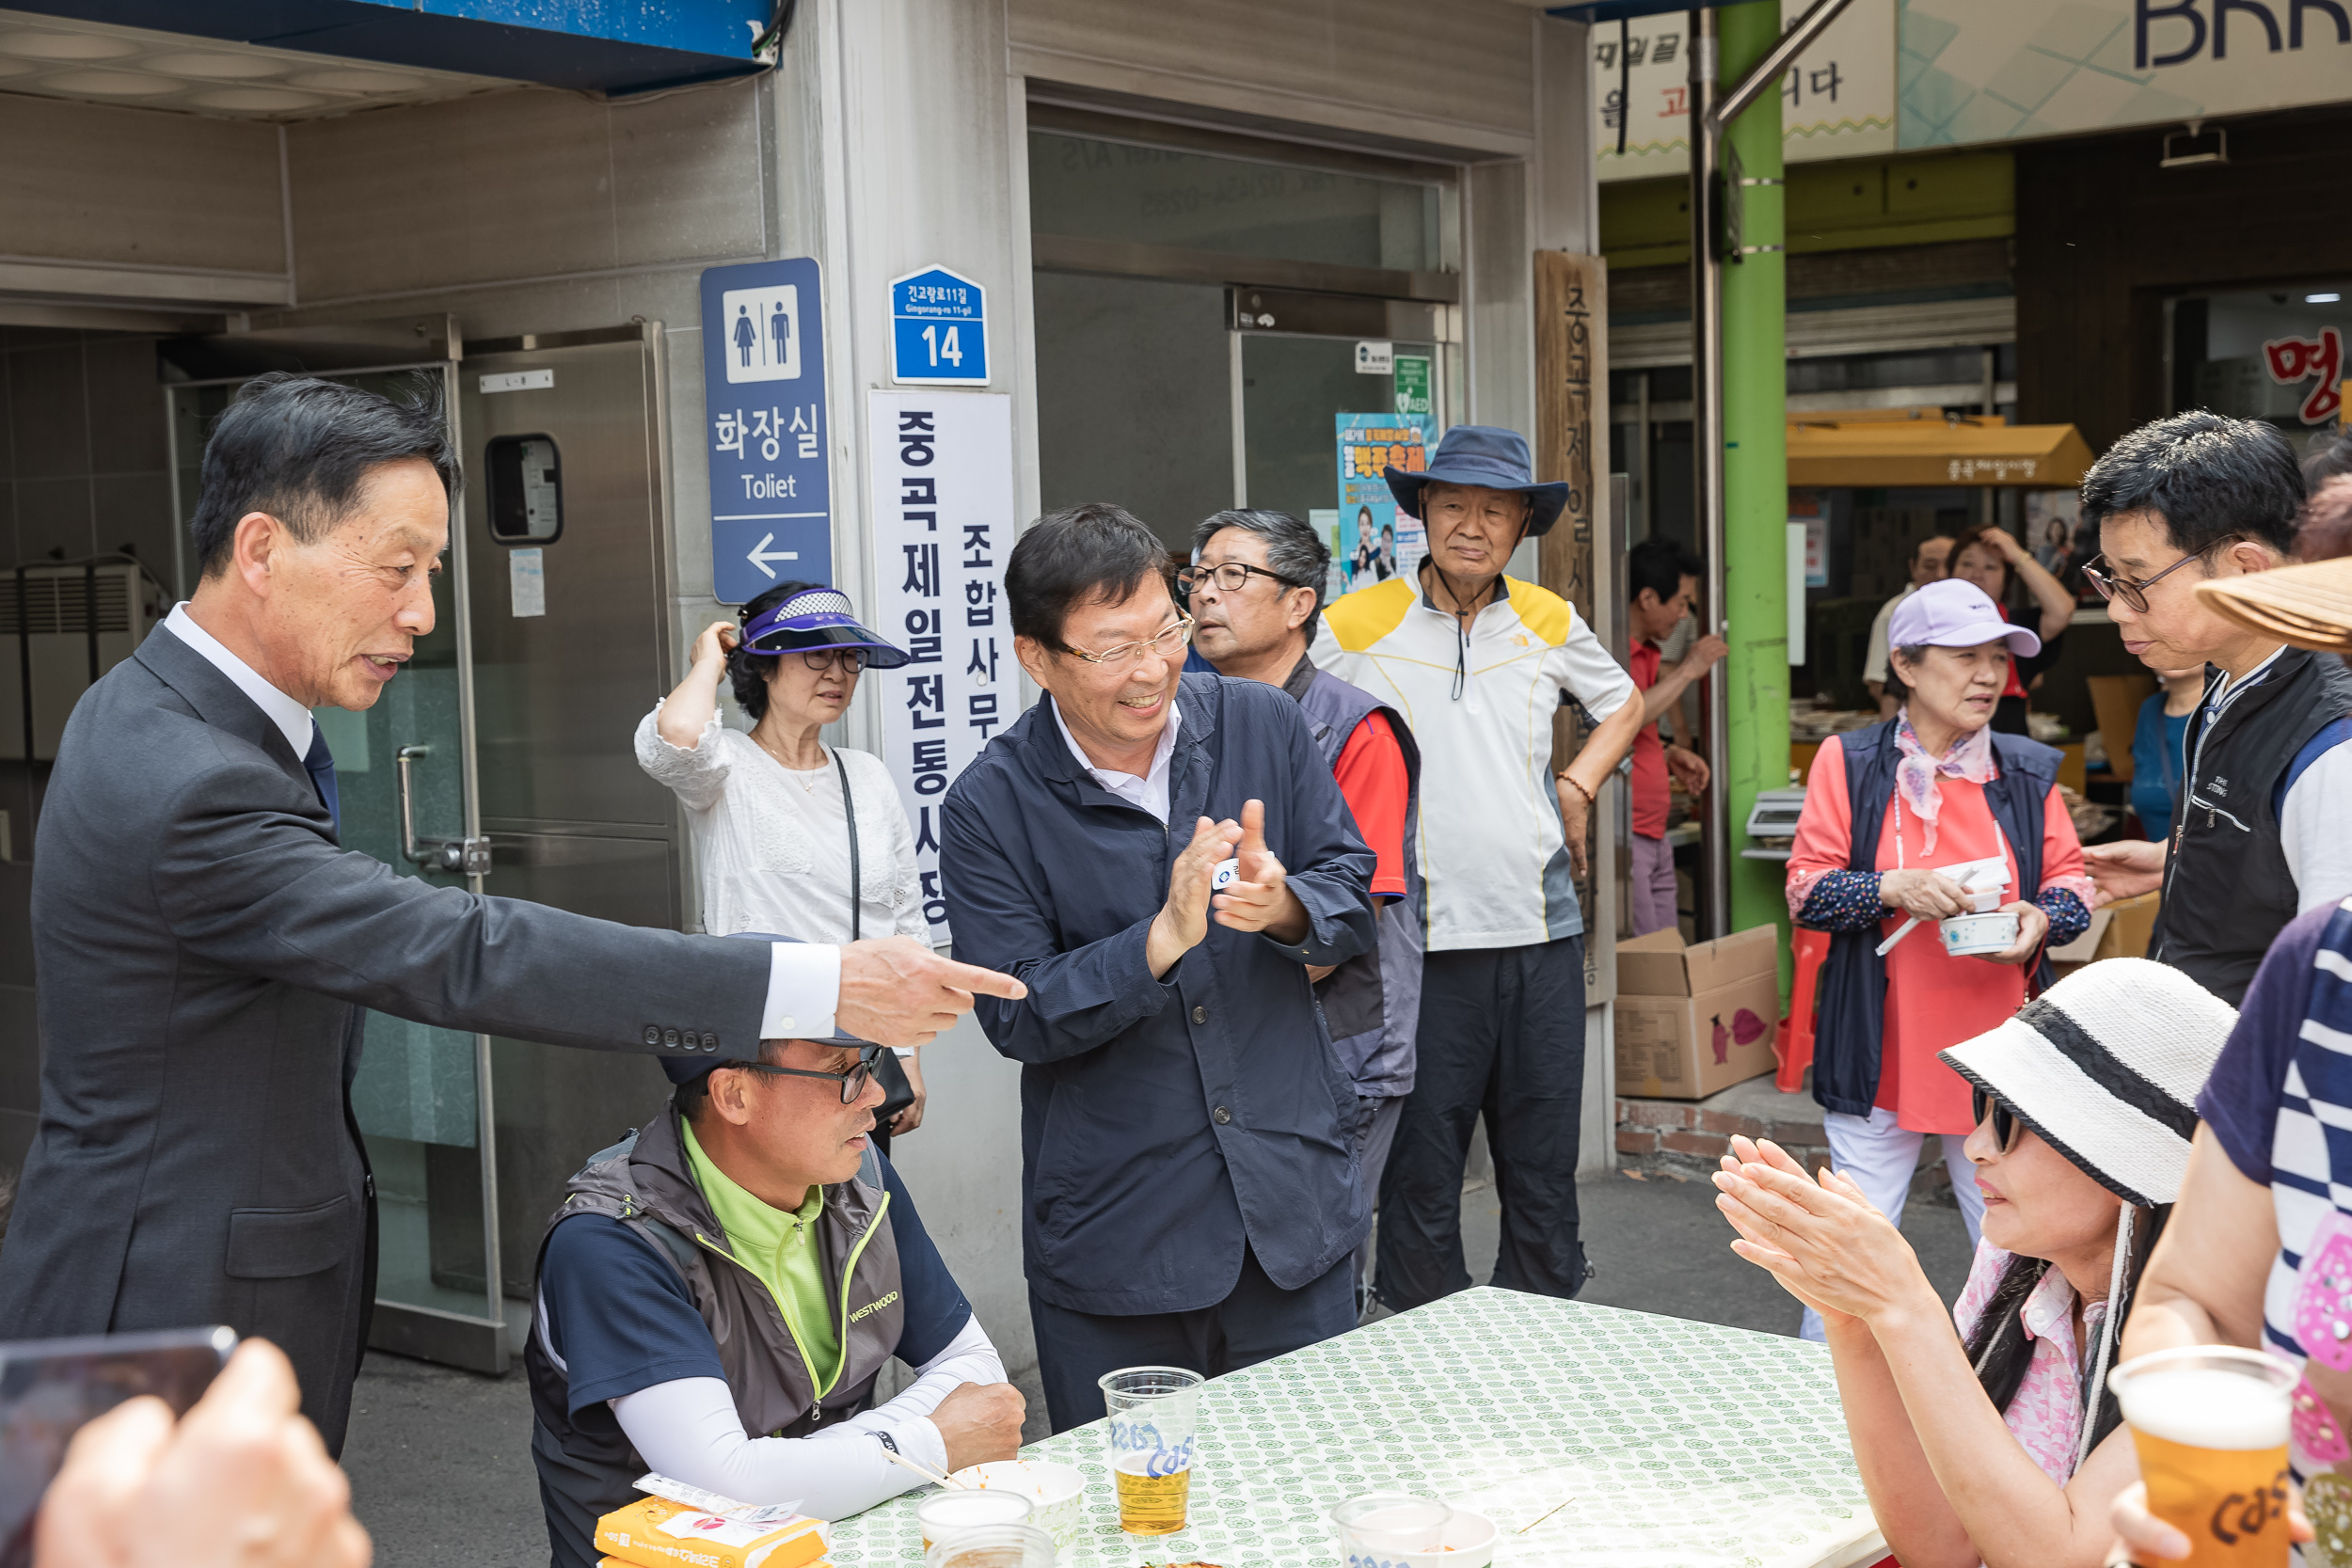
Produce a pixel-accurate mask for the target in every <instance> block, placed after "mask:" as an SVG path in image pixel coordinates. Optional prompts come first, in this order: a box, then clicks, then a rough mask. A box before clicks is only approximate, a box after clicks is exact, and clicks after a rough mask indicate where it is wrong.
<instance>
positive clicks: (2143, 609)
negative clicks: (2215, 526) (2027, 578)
mask: <svg viewBox="0 0 2352 1568" xmlns="http://www.w3.org/2000/svg"><path fill="white" fill-rule="evenodd" d="M2232 542H2233V541H2232V540H2229V539H2222V540H2218V541H2217V542H2215V544H2214V545H2212V546H2210V548H2212V549H2219V548H2220V547H2221V546H2223V545H2227V544H2230V543H2232ZM2206 553H2207V552H2206V551H2203V550H2200V551H2198V552H2197V553H2196V554H2194V555H2185V556H2183V557H2181V559H2180V560H2178V561H2176V562H2173V563H2172V564H2171V565H2169V566H2167V567H2166V568H2165V569H2164V570H2163V571H2161V572H2158V573H2157V574H2156V575H2155V576H2154V577H2152V578H2146V579H2145V580H2140V579H2137V578H2127V577H2123V576H2121V575H2119V574H2118V573H2117V572H2116V570H2115V569H2114V567H2113V566H2111V565H2106V564H2103V563H2104V562H2106V559H2107V558H2106V556H2105V555H2104V554H2103V555H2101V556H2100V557H2099V558H2098V560H2097V561H2094V562H2091V563H2090V565H2088V566H2085V567H2084V568H2083V580H2084V581H2085V582H2088V583H2089V584H2090V586H2091V587H2093V588H2095V589H2097V590H2098V591H2099V597H2101V598H2103V599H2121V600H2122V601H2123V603H2124V605H2125V607H2126V608H2128V609H2129V610H2132V611H2133V612H2134V613H2135V614H2138V615H2145V614H2147V613H2148V590H2150V589H2151V588H2153V587H2154V586H2155V585H2156V584H2158V583H2160V582H2162V581H2163V580H2164V579H2165V578H2169V577H2170V576H2171V575H2172V574H2173V573H2175V572H2177V571H2179V570H2180V569H2181V568H2182V567H2184V566H2185V565H2187V564H2188V563H2189V562H2192V561H2200V560H2202V559H2203V558H2204V556H2205V554H2206Z"/></svg>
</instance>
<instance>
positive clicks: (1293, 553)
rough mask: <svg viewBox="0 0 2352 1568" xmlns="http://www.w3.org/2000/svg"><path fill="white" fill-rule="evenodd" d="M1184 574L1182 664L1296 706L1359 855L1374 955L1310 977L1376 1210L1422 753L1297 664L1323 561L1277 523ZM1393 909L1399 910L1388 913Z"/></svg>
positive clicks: (1396, 1103)
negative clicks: (1188, 630)
mask: <svg viewBox="0 0 2352 1568" xmlns="http://www.w3.org/2000/svg"><path fill="white" fill-rule="evenodd" d="M1193 562H1194V564H1192V565H1190V566H1187V567H1185V568H1184V570H1183V571H1181V572H1179V573H1177V574H1176V584H1177V587H1178V589H1179V590H1180V591H1181V592H1182V593H1183V594H1184V595H1186V597H1187V599H1188V600H1189V608H1190V610H1191V612H1192V616H1193V620H1194V621H1195V622H1196V623H1197V625H1196V626H1195V627H1194V631H1193V653H1194V657H1196V658H1198V659H1200V661H1201V662H1203V663H1205V664H1206V665H1207V666H1208V667H1209V668H1210V669H1212V670H1214V671H1216V673H1218V674H1219V675H1222V676H1224V677H1226V678H1227V679H1229V680H1254V681H1263V682H1264V683H1265V684H1267V685H1268V686H1279V687H1280V688H1281V689H1283V690H1285V691H1287V692H1289V693H1290V694H1291V696H1292V697H1294V698H1295V699H1296V700H1297V702H1298V705H1299V706H1300V708H1301V709H1303V710H1304V711H1305V713H1306V716H1307V723H1308V727H1309V729H1311V731H1312V732H1313V734H1314V737H1315V744H1316V745H1317V747H1319V748H1320V749H1321V751H1322V752H1323V760H1324V761H1325V763H1327V765H1328V766H1329V767H1330V768H1331V773H1332V776H1333V778H1334V779H1335V780H1336V781H1337V782H1338V784H1339V786H1340V793H1341V795H1343V797H1345V798H1346V800H1347V805H1348V809H1349V810H1350V811H1351V812H1353V813H1354V814H1355V816H1356V831H1357V832H1359V833H1361V834H1362V835H1363V838H1364V842H1365V844H1367V845H1368V846H1370V847H1371V848H1372V852H1373V856H1374V858H1375V868H1374V870H1373V875H1372V899H1373V911H1374V912H1375V914H1376V915H1377V916H1379V917H1380V944H1379V946H1378V947H1376V948H1375V949H1374V950H1373V951H1372V952H1370V953H1366V954H1363V955H1361V956H1360V957H1359V958H1351V959H1349V960H1348V961H1347V962H1346V963H1343V964H1341V965H1340V966H1339V967H1338V968H1336V969H1328V970H1318V969H1310V970H1309V971H1308V972H1307V973H1308V974H1310V975H1311V976H1313V978H1314V981H1315V996H1316V999H1317V1000H1318V1001H1319V1002H1320V1003H1321V1004H1322V1006H1323V1016H1324V1020H1325V1022H1326V1023H1327V1025H1328V1027H1329V1028H1330V1031H1331V1043H1332V1048H1333V1051H1334V1052H1335V1053H1336V1054H1337V1055H1338V1057H1339V1061H1340V1065H1341V1066H1342V1067H1343V1069H1346V1071H1347V1074H1348V1076H1349V1078H1350V1079H1351V1080H1352V1081H1353V1082H1354V1085H1355V1088H1356V1096H1357V1107H1358V1111H1359V1117H1358V1121H1357V1128H1356V1148H1357V1153H1358V1155H1359V1161H1360V1164H1361V1165H1362V1168H1363V1177H1364V1187H1365V1191H1366V1193H1367V1194H1368V1195H1369V1196H1372V1197H1373V1198H1375V1201H1376V1200H1377V1198H1378V1196H1379V1191H1380V1177H1381V1173H1382V1171H1383V1170H1384V1169H1385V1168H1386V1167H1387V1164H1388V1161H1389V1148H1390V1145H1391V1143H1392V1142H1393V1141H1394V1140H1395V1137H1396V1124H1397V1117H1398V1115H1399V1113H1400V1112H1401V1111H1402V1110H1403V1108H1404V1104H1405V1099H1404V1097H1405V1096H1406V1095H1407V1094H1409V1093H1410V1092H1412V1087H1413V1063H1414V1051H1413V1039H1414V1031H1415V1029H1416V1027H1417V1025H1418V1022H1419V1020H1420V1015H1421V960H1422V918H1421V868H1420V864H1419V861H1418V858H1417V855H1416V848H1417V846H1416V845H1415V843H1414V832H1415V828H1416V825H1417V821H1418V799H1417V790H1418V785H1419V781H1420V776H1421V752H1420V750H1419V748H1418V747H1416V746H1415V745H1414V743H1413V734H1412V731H1411V730H1410V729H1409V728H1408V727H1407V726H1406V722H1405V719H1404V716H1403V715H1402V714H1399V713H1398V712H1397V711H1396V710H1395V709H1394V708H1392V707H1390V706H1388V705H1385V704H1383V703H1381V702H1380V701H1379V700H1378V699H1377V698H1375V697H1374V696H1373V695H1372V694H1371V693H1369V692H1367V691H1365V690H1363V689H1361V688H1359V687H1355V686H1351V685H1349V684H1348V683H1347V682H1345V681H1343V680H1341V679H1340V678H1339V677H1338V676H1336V675H1333V674H1331V673H1329V672H1327V671H1323V670H1318V669H1316V668H1315V664H1314V661H1313V660H1312V659H1311V658H1309V657H1307V648H1308V645H1309V644H1310V643H1311V642H1312V641H1314V635H1315V625H1316V620H1317V617H1318V616H1319V615H1320V613H1321V611H1322V606H1323V585H1324V583H1325V581H1326V579H1327V574H1328V572H1329V570H1330V565H1331V552H1330V549H1329V547H1328V546H1326V545H1325V544H1324V542H1323V541H1322V540H1321V539H1320V538H1318V537H1317V536H1316V534H1315V531H1314V530H1313V529H1311V528H1310V527H1309V526H1308V525H1307V524H1305V523H1302V522H1300V521H1299V520H1298V519H1297V518H1296V517H1294V516H1292V515H1290V514H1288V513H1286V512H1266V511H1236V512H1219V513H1217V514H1216V515H1215V516H1212V517H1210V518H1209V519H1208V520H1207V521H1205V522H1203V523H1202V524H1201V525H1200V528H1198V529H1197V530H1195V531H1194V532H1193ZM1397 904H1403V905H1404V906H1406V907H1405V908H1402V909H1396V908H1391V905H1397ZM1371 1263H1372V1242H1371V1240H1370V1239H1369V1238H1367V1239H1366V1240H1365V1242H1364V1244H1363V1247H1362V1248H1361V1249H1360V1250H1359V1252H1358V1254H1357V1259H1356V1273H1357V1282H1358V1283H1357V1303H1358V1307H1359V1310H1360V1308H1361V1307H1364V1306H1365V1305H1367V1304H1368V1300H1369V1298H1368V1294H1367V1291H1368V1286H1367V1283H1366V1280H1365V1275H1366V1273H1367V1271H1368V1270H1369V1269H1370V1267H1371Z"/></svg>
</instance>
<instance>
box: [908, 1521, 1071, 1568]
mask: <svg viewBox="0 0 2352 1568" xmlns="http://www.w3.org/2000/svg"><path fill="white" fill-rule="evenodd" d="M923 1568H1054V1538H1053V1537H1052V1536H1050V1535H1048V1534H1046V1533H1045V1532H1044V1531H1043V1530H1041V1529H1040V1528H1037V1527H1036V1526H1035V1525H975V1526H973V1527H972V1528H969V1529H960V1530H956V1531H954V1532H953V1533H951V1534H949V1535H948V1536H947V1538H946V1540H944V1541H941V1542H939V1543H937V1544H934V1545H933V1546H932V1547H931V1549H930V1551H928V1552H926V1553H924V1554H923Z"/></svg>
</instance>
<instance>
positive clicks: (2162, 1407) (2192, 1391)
mask: <svg viewBox="0 0 2352 1568" xmlns="http://www.w3.org/2000/svg"><path fill="white" fill-rule="evenodd" d="M2107 1384H2108V1386H2110V1387H2111V1388H2113V1389H2114V1390H2115V1397H2116V1399H2117V1401H2118V1402H2120V1403H2121V1404H2122V1408H2123V1419H2124V1420H2125V1421H2127V1422H2128V1423H2130V1425H2131V1429H2132V1446H2133V1447H2134V1448H2135V1449H2137V1450H2138V1453H2139V1473H2140V1477H2141V1479H2143V1480H2144V1481H2147V1483H2148V1512H2149V1513H2153V1514H2154V1515H2155V1516H2156V1517H2157V1518H2159V1519H2162V1520H2163V1521H2164V1522H2165V1523H2166V1524H2168V1525H2170V1526H2171V1527H2172V1528H2175V1529H2177V1530H2179V1531H2180V1532H2181V1533H2182V1534H2183V1535H2185V1536H2186V1537H2188V1542H2189V1552H2188V1556H2187V1557H2186V1558H2185V1559H2181V1561H2183V1562H2185V1564H2187V1568H2285V1564H2286V1560H2287V1518H2286V1513H2287V1423H2288V1420H2289V1418H2290V1414H2291V1405H2290V1398H2289V1397H2290V1395H2291V1393H2292V1391H2293V1389H2294V1387H2295V1385H2296V1373H2295V1370H2294V1369H2293V1368H2291V1367H2289V1366H2288V1365H2287V1364H2286V1363H2285V1362H2283V1361H2280V1360H2278V1359H2277V1358H2276V1357H2273V1356H2269V1355H2265V1354H2262V1353H2261V1352H2260V1351H2250V1350H2240V1349H2237V1348H2236V1347H2234V1346H2230V1345H2190V1346H2186V1347H2185V1348H2183V1349H2180V1350H2167V1351H2158V1352H2156V1353H2155V1354H2153V1355H2143V1356H2139V1357H2137V1358H2136V1359H2134V1360H2131V1361H2126V1362H2124V1363H2123V1365H2122V1366H2121V1367H2118V1368H2116V1369H2115V1370H2114V1371H2113V1372H2111V1373H2109V1374H2108V1377H2107Z"/></svg>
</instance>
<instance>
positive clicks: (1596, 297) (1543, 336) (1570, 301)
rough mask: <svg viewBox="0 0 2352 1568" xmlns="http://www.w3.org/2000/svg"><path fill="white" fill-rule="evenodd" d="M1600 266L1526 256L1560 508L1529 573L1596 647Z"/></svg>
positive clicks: (1606, 884)
mask: <svg viewBox="0 0 2352 1568" xmlns="http://www.w3.org/2000/svg"><path fill="white" fill-rule="evenodd" d="M1608 302H1609V263H1608V262H1607V261H1604V260H1603V259H1602V258H1600V257H1598V256H1581V255H1577V254H1575V253H1573V252H1570V251H1565V250H1539V251H1537V252H1535V441H1534V447H1535V477H1536V478H1538V479H1542V480H1551V481H1558V480H1565V481H1566V483H1567V486H1568V504H1567V507H1566V509H1565V510H1564V511H1563V512H1562V513H1561V514H1560V520H1559V521H1558V522H1557V523H1555V524H1553V525H1552V529H1551V531H1550V532H1549V533H1547V534H1545V535H1544V536H1543V538H1542V539H1541V540H1539V541H1538V542H1537V546H1536V575H1537V577H1538V578H1539V579H1540V580H1541V581H1542V583H1543V585H1544V586H1545V587H1546V588H1549V589H1550V590H1551V591H1552V592H1553V593H1555V594H1559V595H1560V596H1561V597H1562V598H1564V599H1565V600H1567V601H1568V603H1569V604H1571V605H1573V606H1575V607H1576V612H1577V614H1579V615H1580V616H1581V617H1583V619H1584V622H1585V624H1586V625H1587V626H1591V627H1592V628H1593V631H1594V634H1595V635H1596V636H1597V637H1599V638H1600V640H1601V643H1602V645H1603V646H1604V647H1611V646H1614V641H1613V635H1612V634H1613V630H1614V628H1615V626H1616V622H1617V619H1618V617H1620V616H1622V615H1623V614H1624V606H1623V605H1622V604H1620V603H1618V602H1617V601H1618V600H1619V599H1621V598H1623V596H1624V595H1623V594H1622V593H1621V592H1620V591H1619V589H1618V586H1617V577H1618V572H1619V563H1618V562H1614V561H1612V560H1609V559H1607V558H1606V557H1605V555H1603V554H1602V553H1601V552H1599V551H1597V549H1596V548H1595V543H1596V541H1597V540H1598V539H1601V538H1605V537H1607V532H1608V531H1607V529H1606V528H1605V527H1604V526H1603V522H1604V519H1603V518H1602V515H1601V508H1603V507H1605V506H1607V505H1608V503H1609V353H1608V320H1609V309H1608ZM1583 740H1584V732H1583V725H1582V724H1581V721H1580V720H1579V719H1578V718H1577V717H1576V715H1575V712H1574V710H1572V709H1568V708H1563V709H1561V710H1560V715H1559V717H1558V718H1557V719H1556V720H1555V721H1553V724H1552V766H1553V767H1554V768H1565V767H1566V766H1567V762H1568V759H1569V758H1570V757H1572V756H1574V755H1575V754H1576V749H1577V748H1578V747H1579V746H1580V745H1581V744H1582V743H1583ZM1622 793H1623V786H1622V785H1621V784H1617V783H1615V782H1612V783H1611V784H1610V785H1609V786H1608V787H1607V788H1605V789H1603V790H1602V791H1601V794H1600V799H1599V800H1598V801H1597V802H1596V803H1595V806H1594V809H1593V812H1592V816H1591V827H1592V832H1591V835H1590V838H1589V839H1588V841H1587V855H1586V861H1585V864H1586V867H1587V870H1586V873H1585V875H1584V876H1583V877H1582V878H1581V879H1578V882H1577V888H1576V896H1577V902H1578V904H1579V905H1580V907H1581V908H1582V910H1583V911H1584V931H1585V941H1584V970H1585V1001H1586V1002H1587V1004H1589V1005H1592V1006H1598V1005H1599V1004H1601V1003H1603V1002H1607V1001H1609V1000H1611V999H1612V998H1613V997H1614V996H1615V995H1616V963H1615V953H1614V948H1613V942H1611V941H1609V940H1608V939H1609V938H1610V937H1612V936H1613V935H1614V933H1615V931H1616V928H1617V901H1618V900H1617V877H1616V865H1615V855H1614V852H1613V851H1614V847H1615V842H1616V834H1615V832H1614V824H1615V822H1616V819H1617V817H1618V816H1619V815H1620V814H1622V812H1623V811H1624V809H1625V807H1624V804H1623V801H1622V800H1621V799H1620V797H1621V795H1622Z"/></svg>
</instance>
